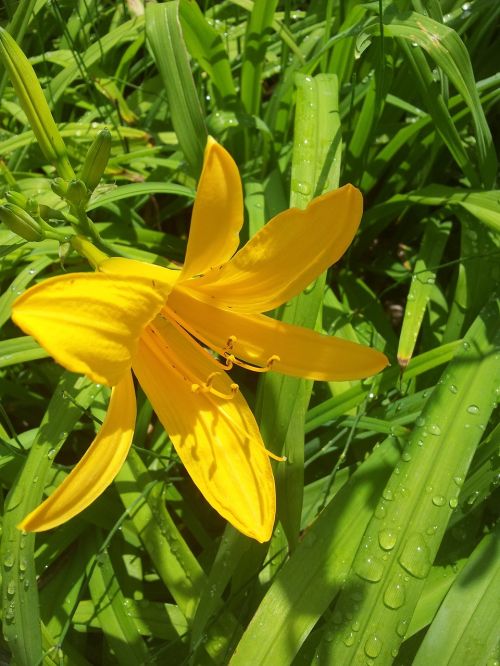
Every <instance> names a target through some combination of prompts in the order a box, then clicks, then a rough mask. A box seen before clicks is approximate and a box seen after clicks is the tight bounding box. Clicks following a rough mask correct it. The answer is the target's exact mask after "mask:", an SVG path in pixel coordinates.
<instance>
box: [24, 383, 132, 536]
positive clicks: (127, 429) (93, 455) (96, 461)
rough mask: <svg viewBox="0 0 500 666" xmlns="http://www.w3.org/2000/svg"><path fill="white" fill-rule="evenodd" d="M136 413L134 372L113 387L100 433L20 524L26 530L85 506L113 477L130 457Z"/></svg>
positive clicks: (56, 521) (61, 518)
mask: <svg viewBox="0 0 500 666" xmlns="http://www.w3.org/2000/svg"><path fill="white" fill-rule="evenodd" d="M135 415H136V404H135V391H134V382H133V380H132V374H131V373H130V372H128V373H127V374H126V375H125V376H124V377H123V379H122V380H121V381H120V383H119V384H117V385H116V386H115V387H114V388H113V389H112V391H111V398H110V401H109V407H108V413H107V414H106V418H105V419H104V423H103V424H102V426H101V428H100V430H99V432H98V434H97V437H96V438H95V439H94V441H93V442H92V444H91V445H90V447H89V448H88V449H87V452H86V453H85V455H84V456H83V458H82V459H81V460H80V462H79V463H78V464H77V465H76V466H75V467H74V468H73V470H72V471H71V472H70V474H68V476H67V477H66V478H65V479H64V481H63V482H62V483H61V485H60V486H59V487H58V488H56V490H55V491H54V492H53V493H52V495H50V497H48V498H47V499H46V500H45V502H42V504H40V506H38V507H37V508H36V509H35V510H34V511H32V512H31V513H30V514H29V515H28V516H26V518H25V519H24V520H23V521H22V522H21V523H20V524H19V525H18V528H19V529H21V530H24V531H25V532H43V531H44V530H49V529H51V528H52V527H57V526H58V525H61V524H62V523H65V522H66V521H67V520H69V519H70V518H73V516H76V515H77V514H78V513H80V512H81V511H83V510H84V509H86V508H87V507H88V506H89V505H90V504H92V502H93V501H94V500H95V499H97V498H98V497H99V495H101V494H102V493H103V492H104V491H105V490H106V488H107V487H108V486H109V485H110V483H111V482H112V481H113V479H114V478H115V476H116V475H117V474H118V472H119V471H120V469H121V466H122V465H123V463H124V461H125V458H126V457H127V454H128V451H129V449H130V445H131V444H132V437H133V435H134V426H135Z"/></svg>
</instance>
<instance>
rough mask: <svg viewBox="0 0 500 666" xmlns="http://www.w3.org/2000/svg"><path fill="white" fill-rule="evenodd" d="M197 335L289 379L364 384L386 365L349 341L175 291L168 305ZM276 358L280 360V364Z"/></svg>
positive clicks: (372, 352) (374, 352) (378, 355)
mask: <svg viewBox="0 0 500 666" xmlns="http://www.w3.org/2000/svg"><path fill="white" fill-rule="evenodd" d="M167 306H168V308H169V309H170V310H171V311H172V312H174V313H175V314H176V315H177V316H178V317H179V321H181V320H182V321H183V322H184V323H185V325H189V330H190V331H191V333H192V334H193V335H195V336H196V337H198V338H199V339H200V340H202V341H204V342H205V344H208V345H209V346H211V347H212V348H213V349H216V350H218V351H219V352H223V351H224V349H228V342H229V340H230V339H231V341H230V347H231V349H230V353H232V354H234V356H236V358H240V359H242V360H243V361H246V362H247V363H251V364H253V365H257V366H261V367H266V366H267V365H268V363H269V361H270V360H272V369H273V370H276V371H277V372H282V373H283V374H285V375H295V376H298V377H307V378H308V379H319V380H325V381H344V380H348V379H361V378H362V377H369V376H370V375H374V374H375V373H377V372H379V371H380V370H382V369H383V368H385V367H386V366H387V365H388V361H387V358H386V357H385V355H384V354H382V353H381V352H379V351H377V350H376V349H371V348H370V347H365V346H363V345H358V344H356V343H354V342H349V341H348V340H342V339H341V338H335V337H332V336H328V335H321V334H320V333H316V332H314V331H311V330H310V329H308V328H303V327H301V326H292V325H290V324H285V323H283V322H280V321H277V320H276V319H271V318H270V317H267V316H266V315H262V314H254V315H247V314H242V313H237V312H230V311H228V310H221V309H218V308H214V307H213V306H211V305H208V304H207V303H204V302H202V301H197V300H195V299H193V298H190V297H189V296H188V295H187V294H186V292H185V291H184V290H182V289H175V290H174V291H173V292H172V294H171V295H170V298H169V300H168V303H167ZM276 357H277V358H276Z"/></svg>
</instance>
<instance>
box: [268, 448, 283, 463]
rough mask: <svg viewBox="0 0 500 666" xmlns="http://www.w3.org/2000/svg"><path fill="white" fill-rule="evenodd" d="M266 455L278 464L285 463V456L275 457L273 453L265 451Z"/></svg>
mask: <svg viewBox="0 0 500 666" xmlns="http://www.w3.org/2000/svg"><path fill="white" fill-rule="evenodd" d="M266 453H267V455H268V456H269V457H270V458H272V459H273V460H277V461H278V462H286V461H287V460H288V458H287V457H286V456H277V455H276V454H275V453H272V452H271V451H268V450H267V449H266Z"/></svg>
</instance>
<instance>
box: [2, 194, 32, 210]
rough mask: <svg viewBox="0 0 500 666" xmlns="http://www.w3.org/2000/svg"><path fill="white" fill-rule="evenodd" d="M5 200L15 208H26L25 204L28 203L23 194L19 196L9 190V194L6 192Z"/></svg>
mask: <svg viewBox="0 0 500 666" xmlns="http://www.w3.org/2000/svg"><path fill="white" fill-rule="evenodd" d="M5 198H6V199H7V201H8V203H11V204H15V205H16V206H21V208H26V204H27V203H28V199H26V197H25V196H24V194H21V192H16V191H14V190H9V192H6V193H5Z"/></svg>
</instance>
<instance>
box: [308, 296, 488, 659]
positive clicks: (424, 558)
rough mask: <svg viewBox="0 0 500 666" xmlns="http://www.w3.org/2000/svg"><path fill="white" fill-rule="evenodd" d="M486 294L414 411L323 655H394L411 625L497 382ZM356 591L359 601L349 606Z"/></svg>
mask: <svg viewBox="0 0 500 666" xmlns="http://www.w3.org/2000/svg"><path fill="white" fill-rule="evenodd" d="M499 353H500V303H499V302H498V300H497V299H496V298H492V299H490V302H489V303H488V306H487V307H485V308H484V309H483V310H482V312H481V314H480V316H479V317H478V318H477V319H476V320H475V322H474V324H473V326H472V327H471V329H470V330H469V332H468V334H467V335H466V336H465V339H464V341H463V344H462V345H461V348H459V351H458V352H457V354H456V355H455V357H454V358H453V360H452V361H451V363H450V364H449V366H448V367H447V369H446V370H445V371H444V373H443V376H442V378H441V381H440V382H439V383H438V384H437V386H436V387H435V388H434V390H433V393H432V396H431V397H430V398H429V400H428V402H427V403H426V406H425V408H424V410H423V412H422V414H421V416H420V417H419V419H417V421H416V424H415V428H414V430H413V432H412V434H411V435H410V437H409V439H408V441H407V443H406V445H405V448H404V451H403V453H402V456H401V460H400V462H399V464H398V465H397V467H396V468H395V470H394V473H393V474H392V476H391V478H390V479H389V481H388V483H387V485H386V487H385V489H384V491H383V492H382V494H381V497H380V501H379V503H378V505H377V508H376V509H375V512H374V515H373V517H372V519H371V520H370V523H369V525H368V527H367V529H366V532H365V534H364V536H363V539H362V542H361V544H360V546H359V548H358V551H357V553H356V556H355V559H354V562H353V565H352V569H351V571H350V573H349V576H348V578H347V580H346V581H345V585H344V590H343V592H342V594H341V595H340V597H339V599H338V601H337V603H336V606H335V612H334V615H333V619H332V621H330V622H328V624H327V627H326V628H325V630H324V632H323V639H322V641H321V643H320V645H319V647H318V650H317V657H318V659H319V660H320V661H321V662H324V663H340V664H345V665H346V666H348V665H349V664H355V663H358V662H359V660H360V659H361V658H362V659H365V658H366V656H368V657H370V658H372V659H375V658H379V659H380V660H381V663H385V662H387V663H390V662H391V660H392V658H393V657H394V654H396V653H397V651H398V650H399V647H400V645H401V643H402V640H403V638H404V636H405V634H406V631H407V629H408V623H409V620H410V618H411V616H412V614H413V611H414V609H415V606H416V604H417V601H418V598H419V596H420V594H421V593H422V588H423V585H424V581H425V579H426V578H427V576H428V575H429V572H430V570H431V566H432V563H433V561H434V558H435V556H436V553H437V550H438V547H439V545H440V543H441V540H442V538H443V534H444V532H445V529H446V526H447V523H448V521H449V519H450V516H451V513H452V511H453V510H454V508H455V507H456V506H458V496H459V493H460V487H461V485H462V483H463V478H464V477H465V475H466V473H467V470H468V468H469V465H470V461H471V459H472V456H473V454H474V451H475V449H476V446H477V444H478V442H479V440H480V439H481V437H482V435H483V430H484V428H485V425H486V423H487V422H488V419H489V416H490V414H491V413H492V410H493V408H494V406H495V404H496V401H495V392H496V390H497V389H498V386H499V385H500V365H499V364H498V355H499ZM353 597H354V598H355V599H356V608H355V610H353Z"/></svg>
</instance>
